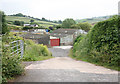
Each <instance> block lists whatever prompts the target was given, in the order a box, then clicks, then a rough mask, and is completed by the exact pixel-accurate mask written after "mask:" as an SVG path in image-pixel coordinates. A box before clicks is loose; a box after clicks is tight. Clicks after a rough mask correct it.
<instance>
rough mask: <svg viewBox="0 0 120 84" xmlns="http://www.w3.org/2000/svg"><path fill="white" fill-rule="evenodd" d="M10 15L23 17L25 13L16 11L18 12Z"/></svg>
mask: <svg viewBox="0 0 120 84" xmlns="http://www.w3.org/2000/svg"><path fill="white" fill-rule="evenodd" d="M11 16H18V17H25V16H26V15H23V14H22V13H18V14H13V15H11Z"/></svg>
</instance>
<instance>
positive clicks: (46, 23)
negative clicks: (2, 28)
mask: <svg viewBox="0 0 120 84" xmlns="http://www.w3.org/2000/svg"><path fill="white" fill-rule="evenodd" d="M31 19H32V18H28V17H17V16H6V20H7V21H15V20H19V21H24V22H25V23H29V22H30V20H31ZM33 20H34V22H36V23H38V24H39V25H40V26H44V27H49V26H53V25H58V24H57V23H52V22H46V21H39V20H35V19H33Z"/></svg>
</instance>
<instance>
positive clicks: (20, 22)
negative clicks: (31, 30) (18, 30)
mask: <svg viewBox="0 0 120 84" xmlns="http://www.w3.org/2000/svg"><path fill="white" fill-rule="evenodd" d="M13 24H14V25H18V26H23V24H24V21H18V20H16V21H14V22H13Z"/></svg>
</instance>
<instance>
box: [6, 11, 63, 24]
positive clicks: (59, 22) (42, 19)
mask: <svg viewBox="0 0 120 84" xmlns="http://www.w3.org/2000/svg"><path fill="white" fill-rule="evenodd" d="M8 16H17V17H28V18H32V19H35V20H39V21H46V22H52V23H57V24H61V23H62V21H61V20H58V21H51V20H48V19H46V18H44V17H42V18H41V19H39V18H34V17H32V16H27V15H23V14H22V13H18V14H13V15H8Z"/></svg>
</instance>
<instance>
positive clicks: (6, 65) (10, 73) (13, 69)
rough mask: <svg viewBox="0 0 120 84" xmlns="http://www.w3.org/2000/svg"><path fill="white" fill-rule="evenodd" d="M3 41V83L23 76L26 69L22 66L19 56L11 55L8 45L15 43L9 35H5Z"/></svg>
mask: <svg viewBox="0 0 120 84" xmlns="http://www.w3.org/2000/svg"><path fill="white" fill-rule="evenodd" d="M2 40H3V42H2V45H3V47H2V82H7V79H11V78H13V77H14V76H16V75H20V74H22V73H23V72H24V68H23V66H22V65H21V64H20V63H21V59H20V57H19V56H11V55H10V53H11V49H10V46H7V45H8V44H9V42H11V41H13V39H10V38H9V36H8V35H4V36H3V39H2Z"/></svg>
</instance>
